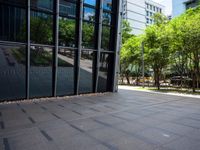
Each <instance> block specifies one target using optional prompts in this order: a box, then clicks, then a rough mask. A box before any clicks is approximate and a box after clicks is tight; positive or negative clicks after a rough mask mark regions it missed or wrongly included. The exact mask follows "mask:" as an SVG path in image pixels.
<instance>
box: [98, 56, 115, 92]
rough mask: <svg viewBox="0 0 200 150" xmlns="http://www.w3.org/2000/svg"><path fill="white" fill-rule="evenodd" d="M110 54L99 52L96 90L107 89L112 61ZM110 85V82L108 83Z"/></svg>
mask: <svg viewBox="0 0 200 150" xmlns="http://www.w3.org/2000/svg"><path fill="white" fill-rule="evenodd" d="M111 56H112V55H111V54H106V53H101V55H100V69H99V77H98V92H106V91H108V90H109V88H110V87H108V86H109V84H108V83H109V79H110V76H111V74H110V67H111V63H112V58H111ZM110 85H111V84H110Z"/></svg>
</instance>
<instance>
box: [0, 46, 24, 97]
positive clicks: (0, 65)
mask: <svg viewBox="0 0 200 150" xmlns="http://www.w3.org/2000/svg"><path fill="white" fill-rule="evenodd" d="M25 81H26V47H25V46H19V47H18V46H15V47H11V46H0V101H1V100H11V99H22V98H25V96H26V82H25Z"/></svg>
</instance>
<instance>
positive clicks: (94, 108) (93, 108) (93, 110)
mask: <svg viewBox="0 0 200 150" xmlns="http://www.w3.org/2000/svg"><path fill="white" fill-rule="evenodd" d="M89 109H90V110H93V111H96V112H101V111H100V110H98V109H95V108H89Z"/></svg>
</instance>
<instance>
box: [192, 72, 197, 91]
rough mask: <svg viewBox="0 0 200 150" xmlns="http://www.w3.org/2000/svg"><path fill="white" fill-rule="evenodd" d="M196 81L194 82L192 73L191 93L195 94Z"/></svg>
mask: <svg viewBox="0 0 200 150" xmlns="http://www.w3.org/2000/svg"><path fill="white" fill-rule="evenodd" d="M195 87H196V81H195V73H194V72H193V73H192V91H193V92H195V91H196V90H195Z"/></svg>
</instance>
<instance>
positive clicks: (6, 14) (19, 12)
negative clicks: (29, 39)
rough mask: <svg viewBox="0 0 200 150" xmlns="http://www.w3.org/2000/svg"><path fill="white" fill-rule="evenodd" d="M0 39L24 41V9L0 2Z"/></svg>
mask: <svg viewBox="0 0 200 150" xmlns="http://www.w3.org/2000/svg"><path fill="white" fill-rule="evenodd" d="M0 40H3V41H14V42H25V41H26V10H25V9H22V8H18V7H13V6H9V5H2V4H0Z"/></svg>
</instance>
